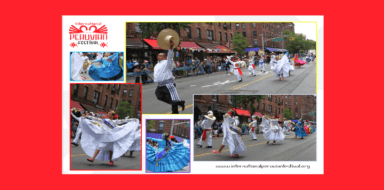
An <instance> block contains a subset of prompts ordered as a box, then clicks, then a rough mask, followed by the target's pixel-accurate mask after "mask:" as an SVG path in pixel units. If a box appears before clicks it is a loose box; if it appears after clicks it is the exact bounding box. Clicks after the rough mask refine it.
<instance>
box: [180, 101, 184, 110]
mask: <svg viewBox="0 0 384 190" xmlns="http://www.w3.org/2000/svg"><path fill="white" fill-rule="evenodd" d="M180 106H181V110H182V111H184V109H185V101H184V100H183V101H181V102H180Z"/></svg>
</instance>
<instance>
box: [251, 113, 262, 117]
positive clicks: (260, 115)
mask: <svg viewBox="0 0 384 190" xmlns="http://www.w3.org/2000/svg"><path fill="white" fill-rule="evenodd" d="M253 115H256V116H259V117H263V114H261V113H260V112H255V113H253Z"/></svg>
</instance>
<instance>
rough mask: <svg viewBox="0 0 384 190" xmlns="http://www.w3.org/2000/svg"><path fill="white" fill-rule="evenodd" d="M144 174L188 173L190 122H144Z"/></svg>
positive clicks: (181, 120)
mask: <svg viewBox="0 0 384 190" xmlns="http://www.w3.org/2000/svg"><path fill="white" fill-rule="evenodd" d="M146 129H147V132H146V138H147V139H146V142H147V145H146V157H147V159H146V172H150V173H151V172H156V173H161V172H177V173H190V172H191V170H190V135H189V134H190V120H189V119H162V120H161V119H155V120H153V119H152V120H148V119H147V120H146Z"/></svg>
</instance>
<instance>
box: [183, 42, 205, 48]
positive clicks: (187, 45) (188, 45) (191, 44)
mask: <svg viewBox="0 0 384 190" xmlns="http://www.w3.org/2000/svg"><path fill="white" fill-rule="evenodd" d="M179 46H180V47H181V48H188V49H191V48H192V49H201V47H200V46H198V45H197V44H196V43H194V42H183V41H182V42H181V43H180V45H179Z"/></svg>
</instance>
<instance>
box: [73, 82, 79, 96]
mask: <svg viewBox="0 0 384 190" xmlns="http://www.w3.org/2000/svg"><path fill="white" fill-rule="evenodd" d="M78 92H79V85H78V84H75V86H74V87H73V96H77V93H78Z"/></svg>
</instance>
